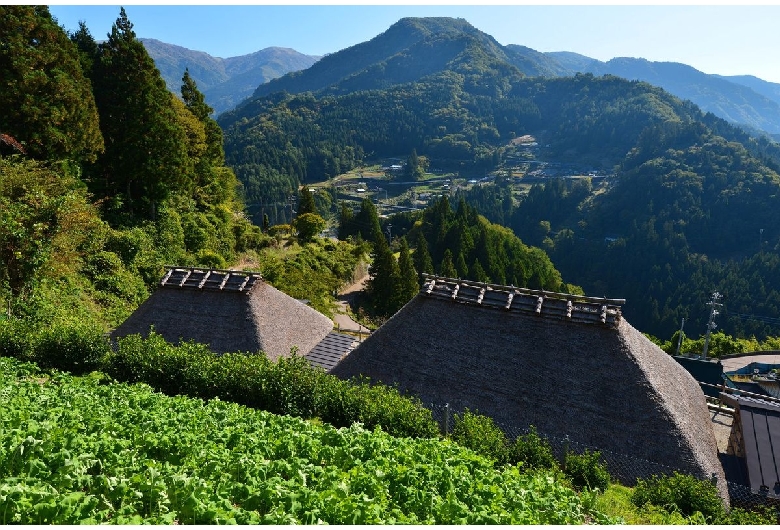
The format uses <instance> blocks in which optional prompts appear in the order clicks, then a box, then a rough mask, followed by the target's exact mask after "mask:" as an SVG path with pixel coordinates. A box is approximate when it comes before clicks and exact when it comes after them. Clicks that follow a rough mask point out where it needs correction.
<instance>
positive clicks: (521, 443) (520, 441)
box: [509, 425, 558, 470]
mask: <svg viewBox="0 0 780 530" xmlns="http://www.w3.org/2000/svg"><path fill="white" fill-rule="evenodd" d="M509 459H510V461H512V462H516V463H518V464H522V466H523V468H528V469H548V470H554V469H557V468H558V461H557V460H556V459H555V456H554V455H553V452H552V448H551V447H550V443H549V442H548V441H547V440H546V439H545V438H542V437H541V436H539V434H538V433H537V432H536V427H535V426H533V425H532V426H531V428H530V430H529V432H528V433H527V434H523V435H520V436H518V437H517V438H516V439H515V441H514V443H513V444H512V445H511V446H510V448H509Z"/></svg>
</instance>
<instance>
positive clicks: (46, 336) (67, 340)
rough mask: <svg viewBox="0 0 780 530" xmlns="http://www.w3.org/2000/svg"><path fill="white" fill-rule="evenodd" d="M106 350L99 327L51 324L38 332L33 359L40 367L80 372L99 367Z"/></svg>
mask: <svg viewBox="0 0 780 530" xmlns="http://www.w3.org/2000/svg"><path fill="white" fill-rule="evenodd" d="M109 353H110V346H109V343H108V340H107V339H106V337H105V336H104V335H103V331H102V330H101V329H99V328H97V327H94V326H90V325H87V324H55V325H53V326H51V327H49V328H44V329H42V330H40V331H39V333H38V336H37V338H36V340H35V342H34V352H33V360H34V361H35V362H36V363H37V364H38V366H40V367H41V368H56V369H58V370H63V371H66V372H71V373H73V374H76V375H81V374H87V373H89V372H92V371H95V370H100V369H102V368H103V365H104V362H105V360H106V359H107V357H108V355H109Z"/></svg>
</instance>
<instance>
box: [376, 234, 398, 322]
mask: <svg viewBox="0 0 780 530" xmlns="http://www.w3.org/2000/svg"><path fill="white" fill-rule="evenodd" d="M372 258H373V260H372V262H371V266H370V267H369V269H368V273H369V274H370V275H371V278H370V279H369V281H368V293H369V296H370V297H371V302H372V304H373V306H374V309H375V310H376V312H377V314H378V315H380V316H390V315H392V314H393V313H394V312H395V310H396V304H397V300H398V296H397V294H396V291H397V288H398V284H399V280H400V272H399V269H398V262H397V261H396V259H395V256H393V252H392V251H391V250H390V246H389V245H388V244H387V241H385V239H384V238H383V237H380V238H379V239H378V240H377V241H376V242H375V243H374V251H373V252H372Z"/></svg>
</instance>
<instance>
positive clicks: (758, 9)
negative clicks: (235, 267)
mask: <svg viewBox="0 0 780 530" xmlns="http://www.w3.org/2000/svg"><path fill="white" fill-rule="evenodd" d="M309 3H310V4H312V3H313V4H316V5H292V4H286V5H263V4H256V5H225V6H214V5H194V4H176V5H165V6H161V5H148V4H147V5H140V4H137V3H136V4H133V3H125V4H122V5H124V7H125V10H126V12H127V15H128V18H129V19H130V21H131V22H132V23H133V25H134V29H135V32H136V35H138V37H147V38H155V39H158V40H161V41H163V42H167V43H170V44H176V45H179V46H183V47H185V48H189V49H192V50H198V51H204V52H206V53H209V54H210V55H213V56H216V57H234V56H239V55H245V54H248V53H252V52H255V51H258V50H261V49H263V48H267V47H269V46H280V47H285V48H293V49H295V50H296V51H299V52H301V53H305V54H309V55H324V54H326V53H333V52H336V51H339V50H341V49H344V48H346V47H349V46H352V45H354V44H358V43H360V42H364V41H367V40H370V39H371V38H373V37H375V36H376V35H378V34H380V33H382V32H383V31H385V30H386V29H387V28H388V27H390V26H391V25H392V24H393V23H395V22H397V21H398V20H399V19H400V18H403V17H427V16H447V17H459V18H464V19H466V20H467V21H468V22H470V23H471V24H472V25H473V26H475V27H476V28H478V29H480V30H482V31H484V32H485V33H488V34H490V35H492V36H493V37H495V38H496V40H498V42H500V43H501V44H521V45H523V46H528V47H529V48H533V49H535V50H538V51H543V52H546V51H572V52H576V53H580V54H583V55H587V56H589V57H593V58H595V59H599V60H602V61H606V60H609V59H611V58H613V57H643V58H645V59H648V60H651V61H673V62H681V63H685V64H688V65H691V66H693V67H694V68H697V69H698V70H701V71H702V72H705V73H708V74H721V75H745V74H749V75H755V76H757V77H760V78H762V79H765V80H767V81H772V82H775V83H780V59H779V58H778V53H779V52H780V38H779V37H778V34H780V5H770V4H766V5H751V6H733V5H715V6H713V5H696V4H695V2H694V3H693V4H692V5H687V6H676V5H672V4H669V5H649V6H648V5H645V6H637V5H617V4H613V5H599V6H592V5H585V4H577V3H576V2H574V3H573V4H574V5H545V6H540V5H519V4H517V3H514V4H513V5H510V4H496V5H467V4H454V5H446V4H432V5H426V6H417V5H411V4H410V5H404V4H399V3H396V4H393V5H360V4H350V5H327V4H321V3H320V4H317V2H316V0H314V1H313V2H312V1H310V2H309ZM487 4H495V2H487ZM569 4H572V2H569ZM50 10H51V13H52V15H54V16H55V17H56V18H57V20H58V21H59V23H60V25H62V26H64V27H65V29H67V30H75V29H76V28H77V27H78V22H79V20H83V21H84V22H86V24H87V27H88V28H89V30H90V32H91V33H92V35H93V36H94V37H95V38H96V39H98V40H101V39H104V38H105V36H106V34H107V33H109V32H110V31H111V25H112V24H113V23H114V21H115V20H116V18H117V16H118V14H119V5H113V6H109V5H97V4H92V5H67V4H56V5H51V4H50Z"/></svg>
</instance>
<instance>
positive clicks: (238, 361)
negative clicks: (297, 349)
mask: <svg viewBox="0 0 780 530" xmlns="http://www.w3.org/2000/svg"><path fill="white" fill-rule="evenodd" d="M105 370H106V371H107V372H108V374H109V375H111V376H112V377H114V378H115V379H117V380H120V381H127V382H144V383H147V384H148V385H150V386H151V387H153V388H155V389H157V390H160V391H162V392H165V393H167V394H171V395H175V394H184V395H188V396H192V397H200V398H204V399H211V398H215V397H219V398H220V399H222V400H225V401H232V402H234V403H239V404H242V405H246V406H248V407H252V408H256V409H260V410H265V411H268V412H272V413H274V414H289V415H293V416H301V417H304V418H312V417H319V418H320V419H322V421H325V422H328V423H331V424H333V425H335V426H338V427H348V426H351V425H352V424H353V423H356V422H359V423H362V424H363V425H364V426H365V427H366V428H374V427H381V428H382V429H383V430H384V431H386V432H388V433H390V434H392V435H394V436H412V437H435V436H437V435H438V425H437V424H436V422H435V421H433V418H432V416H431V411H430V410H428V409H426V408H424V407H423V406H422V404H421V403H420V402H419V400H415V399H412V398H408V397H406V396H402V395H401V394H400V393H399V392H398V391H397V389H394V388H390V387H385V386H382V385H376V386H371V385H369V384H368V382H367V381H357V382H348V381H342V380H340V379H338V378H337V377H335V376H332V375H328V374H326V373H325V372H323V371H322V370H319V369H315V368H312V367H311V366H310V365H309V363H308V361H306V360H305V359H304V358H302V357H298V356H293V357H291V358H282V359H280V360H278V361H276V362H273V361H270V360H268V358H267V357H265V356H264V355H262V354H259V355H252V354H244V353H231V354H225V355H215V354H214V353H212V352H211V351H209V349H208V348H207V347H206V346H204V345H201V344H197V343H193V342H185V343H183V344H180V345H178V346H174V345H172V344H169V343H167V342H166V341H165V340H164V339H163V338H162V336H160V335H158V334H156V333H154V332H153V331H152V332H151V333H150V334H149V337H148V338H147V339H144V338H142V337H141V336H140V335H130V336H128V337H123V338H121V339H119V341H118V346H117V350H116V352H114V353H113V354H112V355H111V356H110V359H109V361H108V362H106V367H105Z"/></svg>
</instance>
